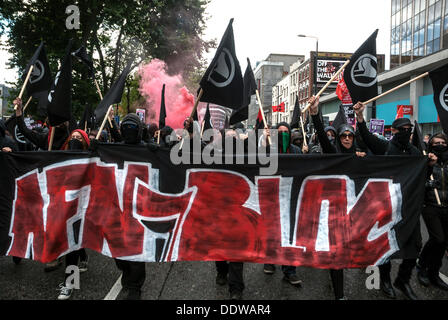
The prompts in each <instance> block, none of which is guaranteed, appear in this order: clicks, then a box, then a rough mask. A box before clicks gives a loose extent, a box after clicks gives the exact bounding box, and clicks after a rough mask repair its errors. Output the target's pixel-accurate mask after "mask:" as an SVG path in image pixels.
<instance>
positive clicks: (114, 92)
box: [95, 59, 134, 121]
mask: <svg viewBox="0 0 448 320" xmlns="http://www.w3.org/2000/svg"><path fill="white" fill-rule="evenodd" d="M133 60H134V59H130V60H129V62H128V64H127V65H126V67H125V68H124V70H123V72H122V73H121V75H120V76H119V77H118V79H117V80H116V81H115V82H114V84H113V85H112V86H111V87H110V89H109V91H108V92H107V94H106V96H105V97H104V98H103V100H102V101H101V102H100V104H99V105H98V107H97V108H96V109H95V118H96V120H97V121H103V119H104V116H105V115H106V113H107V110H108V109H109V107H110V106H111V105H113V104H117V103H120V102H121V98H122V96H123V90H124V84H125V81H126V78H127V76H128V74H129V72H131V66H132V62H133Z"/></svg>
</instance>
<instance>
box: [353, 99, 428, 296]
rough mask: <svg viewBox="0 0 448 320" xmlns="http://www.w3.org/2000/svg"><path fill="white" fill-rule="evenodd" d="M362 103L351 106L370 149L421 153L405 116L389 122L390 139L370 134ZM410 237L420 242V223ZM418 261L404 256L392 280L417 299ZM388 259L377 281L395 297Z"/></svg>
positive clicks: (399, 152) (383, 153)
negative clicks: (414, 279)
mask: <svg viewBox="0 0 448 320" xmlns="http://www.w3.org/2000/svg"><path fill="white" fill-rule="evenodd" d="M365 107H366V106H365V105H364V104H362V103H361V102H358V103H357V104H356V105H354V106H353V109H354V111H355V113H356V118H357V121H358V128H359V132H360V133H361V137H362V140H363V141H364V143H365V144H366V145H367V147H368V148H369V150H370V151H372V153H373V154H375V155H422V154H421V152H420V151H419V150H418V149H417V148H416V147H415V146H413V145H412V144H411V143H410V138H411V134H412V127H413V125H412V124H411V121H410V120H409V119H407V118H399V119H396V120H395V121H394V122H393V123H392V129H391V131H392V134H393V137H392V140H390V141H385V140H382V139H379V138H378V137H376V136H375V135H373V134H372V133H371V132H370V131H369V130H368V129H367V125H366V122H365V121H364V115H363V113H364V110H365ZM412 238H413V239H414V240H415V241H414V242H415V243H416V244H420V245H421V233H420V223H417V225H416V227H415V229H414V231H413V232H412ZM418 249H420V248H418ZM416 264H417V259H416V258H408V259H403V262H402V263H401V264H400V268H399V271H398V276H397V278H396V280H395V282H394V286H395V287H396V288H397V289H399V290H400V291H401V292H403V294H404V295H405V296H406V297H407V298H408V299H410V300H418V297H417V295H416V294H415V293H414V291H413V290H412V287H411V285H410V280H411V277H412V270H413V269H414V267H415V266H416ZM391 268H392V265H391V262H390V261H389V262H386V263H384V264H382V265H380V266H379V269H380V278H381V280H380V282H381V289H382V290H383V292H384V293H385V294H386V296H387V297H389V298H391V299H396V294H395V290H394V288H393V287H392V283H391V279H390V272H391Z"/></svg>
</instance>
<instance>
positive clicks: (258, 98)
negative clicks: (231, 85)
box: [255, 90, 272, 145]
mask: <svg viewBox="0 0 448 320" xmlns="http://www.w3.org/2000/svg"><path fill="white" fill-rule="evenodd" d="M255 93H256V94H257V100H258V106H259V108H260V112H261V117H262V118H263V124H264V128H265V129H266V128H267V127H268V124H267V123H266V117H265V116H264V111H263V105H262V104H261V98H260V93H259V92H258V90H255ZM268 140H269V145H272V141H271V137H270V136H269V137H268Z"/></svg>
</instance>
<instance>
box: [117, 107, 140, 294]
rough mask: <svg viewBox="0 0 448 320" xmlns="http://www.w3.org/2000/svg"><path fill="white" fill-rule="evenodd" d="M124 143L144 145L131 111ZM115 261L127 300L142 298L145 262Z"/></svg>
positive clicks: (123, 128)
mask: <svg viewBox="0 0 448 320" xmlns="http://www.w3.org/2000/svg"><path fill="white" fill-rule="evenodd" d="M120 131H121V137H122V139H123V141H122V143H124V144H129V145H144V143H143V141H142V137H143V123H142V121H141V120H140V117H139V116H138V115H137V114H135V113H129V114H128V115H126V116H125V117H124V119H123V121H122V122H121V123H120ZM115 263H116V265H117V267H118V269H120V270H121V271H122V272H123V274H122V278H121V285H122V286H123V288H124V289H125V290H127V291H128V295H127V300H140V298H141V288H142V286H143V284H144V283H145V279H146V270H145V263H144V262H135V261H126V260H119V259H115Z"/></svg>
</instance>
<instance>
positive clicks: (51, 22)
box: [0, 0, 216, 118]
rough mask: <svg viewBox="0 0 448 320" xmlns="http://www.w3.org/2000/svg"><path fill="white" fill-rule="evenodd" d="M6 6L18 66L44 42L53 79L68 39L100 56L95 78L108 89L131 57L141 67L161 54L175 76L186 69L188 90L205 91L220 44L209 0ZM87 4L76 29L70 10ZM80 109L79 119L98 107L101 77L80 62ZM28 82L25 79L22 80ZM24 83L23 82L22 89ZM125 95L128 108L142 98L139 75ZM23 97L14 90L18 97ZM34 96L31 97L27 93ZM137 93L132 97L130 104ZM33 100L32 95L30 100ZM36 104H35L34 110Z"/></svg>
mask: <svg viewBox="0 0 448 320" xmlns="http://www.w3.org/2000/svg"><path fill="white" fill-rule="evenodd" d="M1 2H2V4H1V6H0V34H6V35H7V42H6V43H5V44H2V45H3V46H4V47H6V48H7V49H8V51H9V52H10V53H11V54H12V55H13V57H12V59H11V60H10V62H9V66H10V67H13V68H14V67H15V68H18V70H19V72H20V74H23V73H24V72H25V70H24V69H25V67H26V65H27V63H28V61H29V59H30V58H31V56H32V55H33V53H34V51H35V50H36V48H37V46H38V45H39V43H40V41H41V40H43V41H44V42H45V48H46V51H47V55H48V59H49V63H50V67H51V70H52V74H53V77H54V75H55V74H56V72H57V70H58V67H59V64H60V61H61V60H62V59H63V56H64V53H65V48H66V46H67V43H68V40H69V39H73V40H74V45H73V48H74V50H75V49H77V48H78V47H80V46H81V45H84V46H85V47H86V48H87V52H88V53H89V54H90V55H92V56H93V58H94V65H95V70H96V72H95V78H96V79H97V81H98V83H99V85H100V88H101V91H102V92H103V94H105V93H106V92H107V90H108V88H109V87H110V85H111V84H112V82H113V81H114V80H115V79H116V78H117V77H118V76H119V74H120V73H121V71H122V70H123V68H124V66H125V65H126V63H127V61H128V60H129V59H130V58H131V57H132V56H135V66H137V65H138V64H139V63H140V62H142V61H150V60H151V59H153V58H158V59H161V60H164V61H165V62H166V63H167V65H168V72H169V73H170V74H178V73H180V74H182V75H183V77H184V79H186V85H187V87H188V88H189V89H190V90H191V91H192V92H195V91H196V90H197V84H198V82H197V78H198V70H203V69H204V60H203V53H204V52H205V51H208V50H209V49H210V48H213V47H215V46H216V43H215V41H210V42H207V41H204V40H202V38H201V36H202V34H203V31H204V24H205V18H204V11H205V7H206V5H207V4H208V2H209V0H133V1H123V0H107V1H106V0H83V1H73V0H4V1H1ZM73 4H76V5H77V6H78V7H79V9H80V13H81V14H80V29H79V30H68V29H67V28H66V26H65V25H66V19H67V17H68V16H69V14H67V13H66V8H67V7H68V6H69V5H73ZM73 66H74V72H73V109H74V113H75V115H76V116H77V117H78V118H79V117H80V116H81V115H82V112H83V109H84V106H85V105H86V104H91V105H92V106H93V107H95V106H96V105H98V103H99V100H100V99H99V96H98V93H97V91H96V88H95V85H94V82H93V80H92V79H89V78H88V76H87V70H86V68H85V66H84V65H82V64H81V63H78V62H77V61H76V62H75V61H74V64H73ZM19 79H20V78H19ZM21 85H22V83H21V80H19V81H18V83H16V84H15V86H16V89H17V88H20V86H21ZM127 86H128V87H129V93H130V94H129V95H127V92H128V88H125V92H124V94H123V105H124V110H129V109H132V105H135V104H136V103H138V102H139V99H141V97H140V96H139V94H138V90H137V89H138V82H137V80H136V79H135V75H131V76H130V77H129V78H128V81H127ZM14 97H15V96H14V95H13V96H12V98H11V99H13V98H14ZM25 98H26V97H25ZM128 98H129V101H128ZM24 100H25V99H24ZM34 109H35V106H31V107H30V112H33V110H34Z"/></svg>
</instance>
